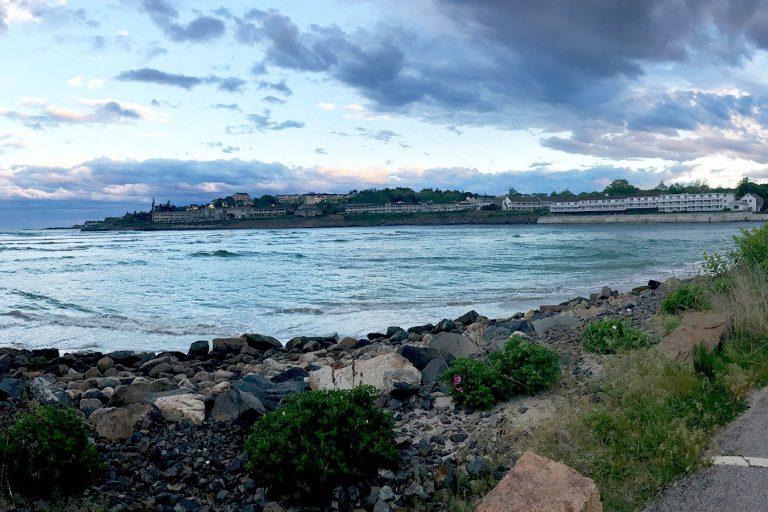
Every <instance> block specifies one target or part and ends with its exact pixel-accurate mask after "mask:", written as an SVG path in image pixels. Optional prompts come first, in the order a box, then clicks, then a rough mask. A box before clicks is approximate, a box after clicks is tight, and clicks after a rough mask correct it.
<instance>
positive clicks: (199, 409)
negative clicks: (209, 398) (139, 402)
mask: <svg viewBox="0 0 768 512" xmlns="http://www.w3.org/2000/svg"><path fill="white" fill-rule="evenodd" d="M204 399H205V397H204V396H203V395H195V394H183V395H174V396H162V397H160V398H157V399H156V400H155V406H156V407H157V408H158V409H159V410H160V414H162V415H163V418H165V419H166V420H167V421H172V422H174V423H184V422H187V423H191V424H192V425H202V423H203V421H205V402H204Z"/></svg>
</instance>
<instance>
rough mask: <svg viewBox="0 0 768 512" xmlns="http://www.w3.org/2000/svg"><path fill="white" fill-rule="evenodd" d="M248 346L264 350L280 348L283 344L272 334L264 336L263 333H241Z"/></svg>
mask: <svg viewBox="0 0 768 512" xmlns="http://www.w3.org/2000/svg"><path fill="white" fill-rule="evenodd" d="M243 337H244V338H245V341H246V342H247V343H248V346H249V347H251V348H255V349H256V350H261V351H262V352H266V351H267V350H271V349H273V348H274V349H277V350H282V349H283V344H282V343H280V341H279V340H278V339H277V338H273V337H272V336H264V335H263V334H243Z"/></svg>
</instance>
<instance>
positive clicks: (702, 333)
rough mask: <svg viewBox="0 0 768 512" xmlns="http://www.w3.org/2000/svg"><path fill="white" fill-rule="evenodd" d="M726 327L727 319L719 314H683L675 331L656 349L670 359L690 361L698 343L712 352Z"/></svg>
mask: <svg viewBox="0 0 768 512" xmlns="http://www.w3.org/2000/svg"><path fill="white" fill-rule="evenodd" d="M727 326H728V321H727V318H726V317H725V316H723V315H721V314H719V313H713V312H691V313H685V314H684V315H683V318H682V320H681V321H680V325H679V326H678V327H677V329H675V330H674V331H672V332H671V333H669V334H668V335H667V336H665V337H664V339H662V340H661V342H660V343H659V344H658V345H657V349H658V350H659V351H660V352H661V353H662V354H665V355H666V356H668V357H670V358H672V359H677V360H680V361H690V360H691V359H692V353H693V349H694V347H695V346H696V345H698V344H700V343H703V344H704V345H705V346H706V347H707V350H709V351H712V349H714V348H715V347H716V346H717V345H718V343H720V339H721V338H722V337H723V333H724V332H725V329H726V327H727Z"/></svg>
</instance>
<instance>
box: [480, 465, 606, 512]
mask: <svg viewBox="0 0 768 512" xmlns="http://www.w3.org/2000/svg"><path fill="white" fill-rule="evenodd" d="M533 510H535V511H537V512H602V510H603V506H602V504H601V502H600V492H599V491H598V489H597V486H596V485H595V482H593V481H592V480H591V479H590V478H586V477H584V476H582V475H580V474H579V473H578V472H577V471H576V470H575V469H573V468H570V467H568V466H566V465H565V464H560V463H559V462H555V461H553V460H550V459H547V458H545V457H541V456H539V455H536V454H535V453H532V452H525V453H524V454H523V456H522V457H520V460H518V461H517V464H515V467H514V468H513V469H512V471H510V472H509V473H507V475H506V476H505V477H504V478H503V479H502V480H501V482H499V484H498V485H497V486H496V487H494V488H493V490H492V491H491V492H489V493H488V494H487V495H486V496H485V498H483V501H481V502H480V505H478V507H477V512H530V511H533Z"/></svg>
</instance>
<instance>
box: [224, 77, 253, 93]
mask: <svg viewBox="0 0 768 512" xmlns="http://www.w3.org/2000/svg"><path fill="white" fill-rule="evenodd" d="M218 83H219V90H221V91H227V92H243V87H245V84H246V83H247V82H246V81H245V80H243V79H242V78H237V77H234V76H233V77H229V78H221V79H220V80H218Z"/></svg>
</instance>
